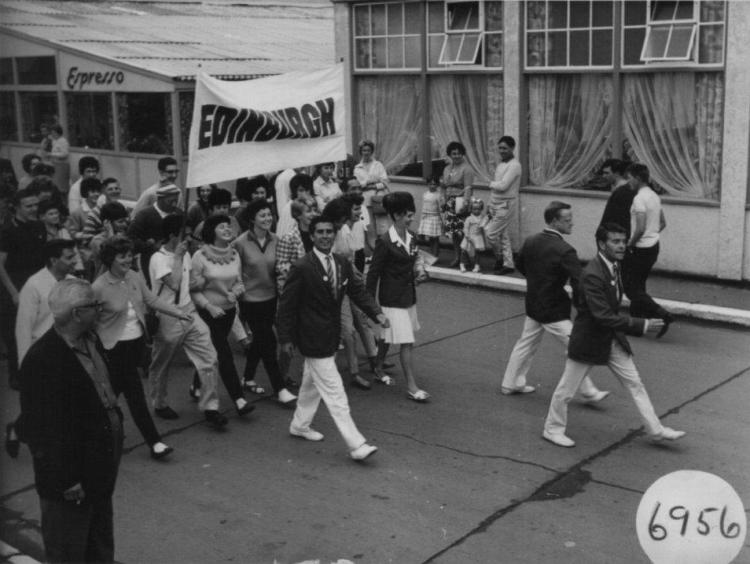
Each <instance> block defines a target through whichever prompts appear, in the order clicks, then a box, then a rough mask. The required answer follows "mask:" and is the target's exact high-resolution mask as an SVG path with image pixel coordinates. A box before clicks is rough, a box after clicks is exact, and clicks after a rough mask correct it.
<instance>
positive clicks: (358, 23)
mask: <svg viewBox="0 0 750 564" xmlns="http://www.w3.org/2000/svg"><path fill="white" fill-rule="evenodd" d="M354 35H355V37H361V36H363V35H370V7H369V6H354Z"/></svg>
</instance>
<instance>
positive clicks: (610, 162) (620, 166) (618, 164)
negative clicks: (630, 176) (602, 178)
mask: <svg viewBox="0 0 750 564" xmlns="http://www.w3.org/2000/svg"><path fill="white" fill-rule="evenodd" d="M605 168H611V169H612V172H614V173H615V174H619V175H620V176H622V175H624V174H625V170H626V169H627V168H628V163H627V162H625V161H623V160H621V159H607V160H606V161H604V162H603V163H602V167H601V169H599V170H600V171H603V170H604V169H605Z"/></svg>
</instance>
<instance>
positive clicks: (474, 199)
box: [469, 198, 484, 210]
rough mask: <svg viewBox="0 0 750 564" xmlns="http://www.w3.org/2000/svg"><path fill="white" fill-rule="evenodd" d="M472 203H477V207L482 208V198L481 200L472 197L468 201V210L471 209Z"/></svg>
mask: <svg viewBox="0 0 750 564" xmlns="http://www.w3.org/2000/svg"><path fill="white" fill-rule="evenodd" d="M474 204H479V209H480V210H483V209H484V200H482V198H472V199H471V200H470V201H469V210H471V208H473V207H474Z"/></svg>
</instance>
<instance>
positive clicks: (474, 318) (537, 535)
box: [0, 282, 750, 564]
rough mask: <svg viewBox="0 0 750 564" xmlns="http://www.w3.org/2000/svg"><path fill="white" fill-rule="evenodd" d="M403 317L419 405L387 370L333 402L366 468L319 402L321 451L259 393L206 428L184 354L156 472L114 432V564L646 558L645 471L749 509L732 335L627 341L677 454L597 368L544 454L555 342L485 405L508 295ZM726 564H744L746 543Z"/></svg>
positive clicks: (559, 362) (34, 552)
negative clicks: (562, 435)
mask: <svg viewBox="0 0 750 564" xmlns="http://www.w3.org/2000/svg"><path fill="white" fill-rule="evenodd" d="M419 314H420V321H421V323H422V327H423V328H422V331H420V333H419V335H418V346H417V348H416V349H415V366H416V369H417V374H418V378H419V382H420V384H421V385H422V386H423V387H424V388H425V389H427V390H428V391H429V392H430V393H431V394H432V396H433V400H432V401H431V403H429V404H427V405H419V404H416V403H414V402H411V401H409V400H407V399H406V397H405V389H404V385H403V378H402V377H401V372H400V369H395V370H394V371H393V373H394V375H395V377H396V378H397V381H398V385H397V386H396V387H393V388H387V387H383V386H378V387H375V388H374V389H373V390H372V391H370V392H364V391H360V390H356V389H353V390H350V391H349V397H350V403H351V406H352V412H353V415H354V418H355V421H356V422H357V423H358V425H359V426H360V429H361V430H362V432H363V433H364V434H365V436H366V437H367V438H368V439H370V440H372V441H373V442H374V444H376V445H377V446H378V447H379V448H380V450H379V452H378V453H377V454H376V455H375V456H374V457H373V458H372V459H371V460H369V461H368V462H366V463H364V464H357V463H354V462H352V461H351V460H349V459H348V458H347V457H346V451H345V448H344V445H343V442H342V441H341V439H340V437H339V436H338V434H337V432H336V429H335V428H334V426H333V423H332V420H331V419H330V417H329V416H328V414H327V412H326V410H325V408H324V407H321V408H320V411H319V412H318V417H317V419H316V428H317V429H318V430H320V431H321V432H323V433H324V434H325V435H326V440H325V441H323V442H322V443H309V442H305V441H301V440H296V439H293V438H291V437H289V436H288V434H287V429H288V425H289V421H290V418H291V413H290V412H289V411H287V410H284V409H282V408H280V407H279V406H277V405H276V404H275V403H274V402H272V401H271V400H270V399H261V400H258V401H257V406H258V408H257V409H256V411H255V412H254V413H253V414H252V415H251V416H250V417H249V418H246V420H241V419H239V418H237V417H236V416H234V415H233V414H232V413H231V412H228V413H227V414H228V415H230V416H231V421H230V425H229V428H228V431H227V432H225V433H220V434H217V433H215V432H212V431H210V430H209V429H207V428H206V427H205V425H204V424H203V423H202V421H201V418H200V416H199V414H198V413H197V412H196V411H195V407H194V404H192V403H190V401H189V399H188V396H187V386H188V383H189V378H190V369H189V367H188V366H187V364H186V363H185V362H184V360H181V361H180V363H179V364H178V365H177V366H176V367H175V369H176V374H175V376H174V377H173V379H172V382H171V386H170V394H171V400H170V403H171V405H172V407H174V408H175V409H177V411H179V412H180V414H181V417H180V419H178V420H177V421H174V422H165V421H157V425H158V426H159V428H160V429H161V430H162V431H165V432H166V434H167V442H168V443H169V444H170V445H172V446H174V447H175V453H174V455H173V456H172V457H171V459H170V460H169V461H168V462H166V463H156V462H154V461H152V460H151V459H150V458H149V457H148V451H147V449H146V447H145V446H143V443H142V440H141V438H140V436H139V435H138V433H137V431H136V430H135V428H134V426H133V425H132V422H131V421H128V422H127V426H126V431H127V435H128V437H127V440H126V445H127V446H128V447H129V450H128V452H127V454H126V455H125V456H124V458H123V463H122V467H121V473H120V477H119V480H118V487H117V491H116V495H115V528H116V540H117V550H116V556H117V559H118V561H120V562H127V563H135V562H139V563H140V562H154V563H166V562H223V561H233V562H248V563H253V564H254V563H259V564H260V563H271V562H279V563H285V564H286V563H293V562H294V563H297V562H303V561H309V560H315V559H320V561H321V562H324V563H328V562H336V561H337V560H339V559H343V560H348V561H350V562H357V563H363V564H364V563H376V564H381V563H387V562H393V563H421V562H425V563H426V562H440V563H457V564H463V563H467V564H470V563H488V562H500V563H506V562H507V563H526V562H529V563H532V562H533V563H546V562H556V563H571V564H573V563H576V564H579V563H589V562H590V563H601V562H608V563H609V562H612V563H623V564H626V563H627V564H631V563H638V562H644V563H645V562H648V559H647V558H646V556H645V555H644V554H643V552H642V551H641V549H640V547H639V544H638V540H637V538H636V533H635V513H636V508H637V506H638V502H639V500H640V497H641V495H642V494H643V492H644V491H645V490H646V489H647V488H648V486H649V485H650V484H651V483H653V482H654V481H655V480H656V479H657V478H659V477H660V476H662V475H664V474H666V473H668V472H671V471H674V470H677V469H685V468H691V469H699V470H704V471H707V472H712V473H715V474H718V475H719V476H721V477H722V478H724V479H725V480H727V481H728V482H729V483H730V484H732V486H733V487H734V488H735V489H736V490H737V492H738V493H739V495H740V497H741V498H742V499H743V500H744V502H745V505H746V506H747V505H750V475H748V472H747V468H748V467H750V449H749V448H748V447H749V446H750V440H748V438H747V433H746V429H747V427H748V425H749V424H750V414H749V413H750V412H748V410H747V398H748V397H750V356H749V355H748V352H747V351H748V350H749V348H750V347H748V345H750V336H749V335H748V333H747V331H746V330H744V329H741V328H737V327H736V326H727V325H717V324H706V323H693V322H692V321H690V320H689V319H685V318H681V319H679V320H678V321H677V322H676V323H675V324H674V326H673V327H672V328H671V329H670V332H669V333H668V334H667V335H666V336H665V337H664V338H663V339H661V340H659V341H656V340H653V339H649V338H641V339H633V340H632V342H633V345H634V348H635V353H636V362H637V364H638V366H639V368H640V369H641V372H642V375H643V379H644V382H645V384H646V386H647V388H648V390H649V393H650V395H651V397H652V400H653V402H654V404H655V406H656V410H657V413H659V414H660V416H662V417H663V418H665V422H666V424H668V425H670V426H672V427H675V428H678V429H684V430H686V431H687V432H688V435H687V436H686V437H685V438H684V439H683V440H682V441H679V442H677V443H674V444H669V445H661V446H655V445H653V444H651V443H649V442H648V441H646V440H645V438H644V437H643V436H642V432H641V431H640V422H639V420H638V418H637V415H636V413H635V409H634V407H633V405H632V403H631V402H630V400H629V397H628V396H626V394H625V393H624V391H623V390H622V388H621V387H620V386H619V385H617V384H616V383H615V380H614V378H613V377H612V376H611V375H610V374H609V373H608V372H607V371H606V370H604V369H596V370H595V371H594V378H595V380H596V381H597V383H598V384H599V385H600V386H601V387H602V388H605V389H610V390H612V391H613V394H612V396H610V398H609V399H607V400H606V402H604V403H603V404H602V405H601V406H597V407H588V406H583V405H580V404H576V405H572V406H571V410H570V428H569V434H570V436H571V437H572V438H574V439H576V440H577V442H578V446H576V448H573V449H561V448H558V447H555V446H553V445H550V444H549V443H547V442H545V441H543V440H542V439H541V436H540V434H541V430H542V421H543V418H544V416H545V414H546V411H547V407H548V405H549V398H550V395H551V393H552V391H553V389H554V386H555V384H556V382H557V379H558V378H559V375H560V373H561V370H562V366H563V360H564V352H563V350H562V348H561V347H560V346H559V345H558V344H557V343H556V342H555V341H553V340H552V339H549V338H545V340H544V342H543V343H542V346H541V347H540V351H539V354H538V356H537V358H536V360H535V362H534V365H533V367H532V371H531V375H530V381H531V383H533V384H535V385H538V386H539V388H538V392H537V393H535V394H530V395H527V396H513V397H508V396H501V395H500V394H498V393H497V389H498V387H499V382H500V378H501V375H502V370H503V369H504V366H505V362H506V360H507V357H508V354H509V352H510V349H511V348H512V346H513V343H514V342H515V340H516V338H517V337H518V335H519V334H520V330H521V325H522V322H523V300H522V295H521V294H519V293H501V292H497V291H490V290H486V289H482V288H467V287H465V286H459V285H451V284H442V283H439V282H432V283H429V284H426V285H424V286H422V287H420V289H419ZM238 362H241V361H240V359H238ZM240 366H242V364H240ZM363 374H366V370H365V369H364V367H363ZM345 378H346V376H345ZM260 380H261V383H265V382H264V380H265V378H264V377H263V376H261V378H260ZM5 383H6V379H5V378H3V380H2V384H3V385H5ZM2 401H3V408H4V409H3V418H2V419H3V423H4V422H5V421H7V420H9V419H10V417H12V416H13V415H14V414H15V413H17V407H16V405H17V395H16V393H15V392H13V393H9V392H8V390H7V389H6V390H4V393H3V400H2ZM225 405H228V403H225ZM2 461H3V467H2V469H3V473H2V476H3V477H2V488H1V495H2V502H3V503H2V506H3V507H2V535H0V537H1V538H2V540H3V541H5V542H7V543H8V544H10V545H12V546H14V547H16V548H17V549H19V550H20V551H22V552H23V553H26V554H28V555H30V556H32V557H35V558H41V556H42V544H41V539H40V535H39V521H38V519H39V509H38V500H37V496H36V493H35V492H34V490H33V483H32V482H33V474H32V471H31V465H30V459H29V454H28V451H27V450H26V449H22V454H21V456H20V458H19V459H18V460H17V461H11V460H10V459H8V458H7V457H6V456H3V457H2ZM736 562H741V563H748V562H750V541H748V540H746V543H745V547H744V548H743V550H742V552H741V553H740V555H739V557H738V559H737V560H736Z"/></svg>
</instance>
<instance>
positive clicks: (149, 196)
mask: <svg viewBox="0 0 750 564" xmlns="http://www.w3.org/2000/svg"><path fill="white" fill-rule="evenodd" d="M156 167H157V168H158V169H159V181H158V182H157V183H156V184H154V185H152V186H149V187H148V188H146V189H145V190H144V191H143V193H142V194H141V195H140V197H139V198H138V201H137V202H136V203H135V207H134V208H133V213H132V215H131V217H133V218H134V217H135V216H136V215H138V212H139V211H141V210H143V209H146V208H150V207H151V206H153V205H154V204H155V203H156V198H157V194H156V193H157V191H158V190H159V188H161V187H163V186H169V185H170V184H177V177H178V176H179V175H180V167H179V166H177V161H176V160H175V159H174V157H162V158H161V159H159V162H158V163H157V165H156ZM177 207H178V208H180V207H182V194H180V198H179V200H178V201H177Z"/></svg>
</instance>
